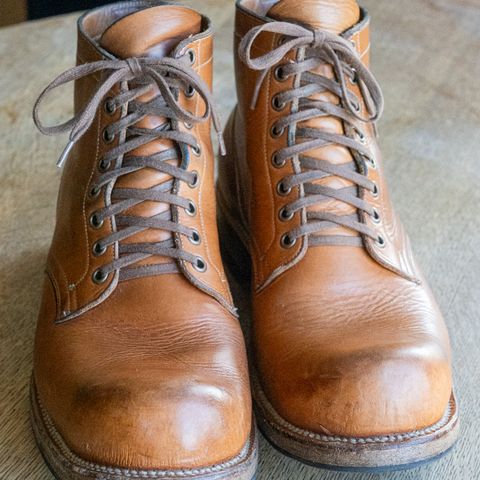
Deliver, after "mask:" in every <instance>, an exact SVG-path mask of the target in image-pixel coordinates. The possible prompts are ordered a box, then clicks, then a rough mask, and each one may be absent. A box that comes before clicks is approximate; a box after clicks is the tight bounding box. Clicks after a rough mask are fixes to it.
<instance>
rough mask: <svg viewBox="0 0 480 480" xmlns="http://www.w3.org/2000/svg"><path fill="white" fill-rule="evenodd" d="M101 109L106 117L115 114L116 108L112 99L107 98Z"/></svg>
mask: <svg viewBox="0 0 480 480" xmlns="http://www.w3.org/2000/svg"><path fill="white" fill-rule="evenodd" d="M103 109H104V110H105V112H106V113H107V114H108V115H113V114H114V113H115V112H116V110H117V107H116V106H115V102H114V101H113V98H112V97H108V98H107V99H106V100H105V103H104V104H103Z"/></svg>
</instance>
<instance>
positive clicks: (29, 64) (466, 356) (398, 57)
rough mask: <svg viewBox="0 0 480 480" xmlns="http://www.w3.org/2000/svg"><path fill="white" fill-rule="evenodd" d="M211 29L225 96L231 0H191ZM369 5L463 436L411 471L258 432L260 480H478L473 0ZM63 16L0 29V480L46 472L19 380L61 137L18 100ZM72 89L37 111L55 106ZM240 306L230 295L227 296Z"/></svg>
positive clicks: (478, 187) (386, 144)
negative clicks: (326, 457)
mask: <svg viewBox="0 0 480 480" xmlns="http://www.w3.org/2000/svg"><path fill="white" fill-rule="evenodd" d="M191 3H192V4H194V5H195V4H196V5H197V6H199V7H200V8H202V9H203V10H204V11H205V12H206V13H207V14H209V15H210V16H211V17H212V18H213V20H214V24H215V25H216V27H217V30H218V41H217V56H216V65H215V67H216V73H217V76H216V81H215V94H216V97H217V99H218V100H219V102H220V105H221V110H222V113H223V117H224V119H225V118H226V115H227V113H228V111H229V110H230V108H231V107H232V106H233V104H234V101H235V100H234V79H233V74H232V58H231V49H230V45H231V35H232V33H231V27H232V21H233V0H228V1H226V0H208V1H205V0H203V1H202V0H196V1H192V2H191ZM364 4H365V6H367V7H368V8H369V9H370V13H371V14H372V17H373V40H374V43H373V70H374V72H375V73H376V75H377V77H378V79H379V80H380V82H381V84H382V85H383V88H384V93H385V97H386V114H385V116H384V118H383V120H382V121H381V124H380V131H381V143H382V146H383V151H384V154H385V155H384V156H385V158H386V168H387V171H388V174H389V180H390V185H391V189H392V193H393V197H394V199H395V201H396V205H397V209H398V210H399V212H400V214H401V215H402V217H403V220H404V223H405V224H406V226H407V228H408V230H409V232H410V235H411V238H412V242H413V245H414V249H415V251H416V254H417V257H418V259H419V261H420V263H421V265H422V266H423V268H424V271H425V274H426V275H427V277H428V278H429V280H430V283H431V286H432V288H433V290H434V292H435V293H436V295H437V297H438V300H439V303H440V305H441V307H442V309H443V312H444V314H445V317H446V320H447V323H448V326H449V329H450V332H451V336H452V344H453V348H454V355H455V381H456V390H457V394H458V396H459V400H460V406H461V414H462V435H461V439H460V441H459V443H458V445H457V447H456V448H455V450H454V451H453V453H452V454H451V455H449V456H447V457H445V458H444V459H443V460H441V461H439V462H437V463H435V464H432V465H430V466H425V467H422V468H419V469H416V470H412V471H405V472H403V473H402V472H400V473H386V474H381V475H380V474H379V475H359V474H343V473H332V472H326V471H319V470H315V469H313V468H310V467H306V466H303V465H301V464H299V463H297V462H295V461H293V460H289V459H287V458H286V457H284V456H282V455H280V454H279V453H277V452H275V451H274V450H273V449H272V448H271V447H270V446H269V445H268V444H267V443H266V442H265V441H262V442H261V462H260V471H259V475H258V479H259V480H267V479H268V480H290V479H309V480H313V479H324V480H341V479H350V480H373V479H385V480H414V479H415V480H427V479H428V480H446V479H457V480H477V479H479V478H480V447H479V438H478V437H479V434H478V432H479V431H480V398H479V396H480V395H479V394H480V378H479V375H480V318H479V312H480V158H479V156H480V153H479V152H480V148H479V145H480V86H479V85H480V56H479V52H480V28H479V26H480V2H479V0H463V1H461V0H415V1H412V0H364ZM74 25H75V17H74V16H67V17H62V18H57V19H49V20H45V21H40V22H35V23H27V24H23V25H19V26H15V27H8V28H6V29H0V127H1V148H0V259H1V260H0V315H1V316H0V319H1V322H0V361H1V363H0V365H1V369H0V479H1V480H27V479H28V480H48V479H51V478H52V477H51V475H50V474H49V473H48V471H47V469H46V467H45V466H44V464H43V462H42V459H41V457H40V454H39V453H38V452H37V450H36V448H35V445H34V441H33V438H32V434H31V432H30V428H29V420H28V402H27V390H28V381H29V376H30V369H31V361H32V338H33V334H34V328H35V319H36V314H37V309H38V306H39V299H40V287H41V284H42V271H43V266H44V262H45V258H46V254H47V249H48V245H49V241H50V237H51V234H52V228H53V222H54V209H55V198H56V192H57V189H58V183H59V177H60V172H59V171H58V170H57V169H56V168H55V161H56V159H57V157H58V154H59V152H60V151H61V149H62V148H63V146H64V144H65V142H66V138H56V139H49V138H44V137H41V136H40V135H39V134H38V133H37V132H36V131H35V130H34V128H33V125H32V122H31V119H30V111H31V107H32V104H33V102H34V99H35V98H36V96H37V94H38V93H39V91H40V90H41V89H42V88H43V87H44V86H45V85H46V84H47V83H48V82H49V81H50V80H52V79H53V77H54V76H55V75H57V74H58V73H60V72H62V71H63V70H64V69H66V68H68V67H69V66H71V65H72V63H73V61H74V51H75V34H76V32H75V27H74ZM71 103H72V102H71V92H70V91H69V90H68V89H65V91H64V92H62V93H61V94H60V95H56V96H55V98H52V100H51V102H50V103H49V106H48V107H47V106H46V109H47V110H48V112H46V113H47V115H48V116H49V117H50V118H51V119H60V118H66V117H67V116H68V115H70V114H71V113H72V112H71ZM239 302H240V303H241V304H243V301H242V299H240V300H239Z"/></svg>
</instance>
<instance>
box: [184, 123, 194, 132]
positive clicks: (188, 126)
mask: <svg viewBox="0 0 480 480" xmlns="http://www.w3.org/2000/svg"><path fill="white" fill-rule="evenodd" d="M183 125H184V126H185V128H186V129H187V130H191V129H192V128H193V123H189V122H183Z"/></svg>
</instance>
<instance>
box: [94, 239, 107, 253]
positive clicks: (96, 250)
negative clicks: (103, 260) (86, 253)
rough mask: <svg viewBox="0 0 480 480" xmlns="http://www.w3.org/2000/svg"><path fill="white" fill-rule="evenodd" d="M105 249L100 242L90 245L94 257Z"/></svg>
mask: <svg viewBox="0 0 480 480" xmlns="http://www.w3.org/2000/svg"><path fill="white" fill-rule="evenodd" d="M106 251H107V247H106V246H105V245H102V244H101V243H100V242H95V243H94V244H93V247H92V252H93V254H94V255H95V256H96V257H100V256H101V255H103V254H104V253H105V252H106Z"/></svg>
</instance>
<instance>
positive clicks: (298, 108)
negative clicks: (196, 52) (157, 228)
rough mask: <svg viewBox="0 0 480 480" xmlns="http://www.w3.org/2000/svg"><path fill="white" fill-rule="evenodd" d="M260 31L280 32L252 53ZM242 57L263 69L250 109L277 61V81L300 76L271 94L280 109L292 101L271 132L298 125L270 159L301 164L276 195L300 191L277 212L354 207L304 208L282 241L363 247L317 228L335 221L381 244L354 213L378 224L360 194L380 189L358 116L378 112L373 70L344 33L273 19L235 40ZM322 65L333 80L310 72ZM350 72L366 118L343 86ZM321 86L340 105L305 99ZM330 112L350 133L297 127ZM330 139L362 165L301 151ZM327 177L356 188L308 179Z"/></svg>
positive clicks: (380, 101)
mask: <svg viewBox="0 0 480 480" xmlns="http://www.w3.org/2000/svg"><path fill="white" fill-rule="evenodd" d="M262 32H273V33H276V34H279V35H281V38H282V41H281V42H280V43H279V45H278V46H277V47H276V48H275V49H273V50H271V51H269V52H268V53H267V54H265V55H263V56H260V57H257V58H252V56H251V55H252V47H253V45H254V43H255V41H256V39H257V38H258V36H259V35H260V34H261V33H262ZM299 47H304V49H305V50H304V55H303V56H302V58H298V59H297V60H296V61H294V62H289V63H284V62H283V63H282V61H283V60H284V58H285V55H286V54H287V53H288V52H290V51H291V50H293V49H296V48H299ZM239 55H240V58H241V59H242V61H243V62H244V63H245V64H246V65H247V66H248V67H249V68H251V69H253V70H258V71H260V72H261V74H260V75H259V78H258V81H257V83H256V86H255V90H254V94H253V98H252V105H251V107H252V108H255V106H256V104H257V101H258V96H259V93H260V89H261V87H262V84H263V82H264V80H265V78H266V76H267V74H268V73H269V71H270V70H271V69H272V68H274V67H275V71H274V74H275V76H276V78H277V79H278V80H279V81H282V80H285V79H287V78H288V77H290V76H297V75H298V76H300V83H299V85H298V87H296V88H293V89H291V90H286V91H284V92H282V93H280V94H278V95H276V97H275V98H274V99H273V105H274V107H275V108H276V109H277V110H283V109H284V108H285V107H286V106H287V104H288V103H289V102H292V105H293V108H292V113H290V114H288V115H286V116H284V117H282V118H281V119H279V120H278V121H277V122H276V123H275V124H274V125H273V127H272V130H271V135H273V136H280V135H282V134H283V133H284V131H285V129H288V128H292V127H294V128H295V130H294V131H295V135H294V137H293V141H289V146H287V147H286V148H283V149H281V150H279V151H278V152H276V153H275V155H274V156H273V163H274V165H275V166H277V167H278V168H281V167H283V165H284V164H285V162H287V161H288V160H291V159H296V158H298V163H297V162H295V163H294V165H298V167H296V170H297V173H295V174H294V175H291V176H289V177H286V178H284V179H283V180H282V181H281V182H280V183H279V184H278V188H277V191H278V192H279V194H281V195H288V194H289V193H290V191H291V190H292V188H294V187H296V186H300V188H301V192H303V194H302V195H301V197H300V198H299V199H298V200H296V201H295V202H292V203H290V204H287V205H285V207H284V208H282V210H281V211H280V212H279V215H280V218H281V219H282V220H285V221H288V220H289V219H291V218H292V217H293V215H294V214H295V212H297V211H299V210H302V209H306V208H307V207H311V206H313V205H319V204H321V202H325V201H328V200H330V199H335V200H337V201H340V202H344V203H346V204H348V205H351V206H353V207H355V208H356V210H357V213H355V214H353V215H337V214H334V213H331V212H328V211H321V210H317V211H307V213H306V222H305V223H304V224H303V225H301V226H300V227H298V228H296V229H294V230H292V231H290V232H289V233H288V234H286V235H284V237H283V238H282V245H283V246H284V247H285V248H289V247H292V246H293V245H295V243H296V241H297V239H298V238H300V237H302V236H308V238H309V245H319V244H321V245H332V244H334V245H362V239H361V237H358V236H355V237H351V236H347V235H344V236H341V235H326V234H323V235H322V234H321V232H322V230H326V229H328V228H332V227H335V226H339V225H340V226H343V227H346V228H348V229H350V230H353V231H356V232H358V233H360V234H362V235H366V236H368V237H370V238H372V239H374V240H375V241H377V242H378V243H379V244H380V245H383V244H384V242H385V241H384V239H383V238H382V237H381V236H379V235H378V233H376V232H375V231H374V230H373V229H372V228H370V227H369V226H368V225H366V224H365V223H363V222H361V221H360V219H359V215H358V212H359V211H363V212H366V213H367V214H368V215H370V216H371V217H372V218H373V219H374V221H375V222H379V221H380V216H379V214H378V212H377V210H376V209H375V208H373V207H372V206H371V205H370V204H369V203H368V202H367V201H365V200H364V199H363V198H362V195H361V189H366V190H369V191H370V192H372V193H373V194H374V195H377V194H378V187H377V185H375V183H374V182H372V181H371V180H369V179H368V178H367V172H368V168H375V163H374V159H373V158H372V154H371V152H370V151H369V150H368V149H367V148H366V146H365V145H364V140H365V134H364V133H363V132H362V131H360V129H359V128H358V127H357V126H356V124H357V123H358V121H360V122H363V123H370V122H375V121H376V120H377V119H378V118H379V117H380V116H381V114H382V111H383V96H382V92H381V90H380V86H379V85H378V83H377V81H376V80H375V78H374V77H373V75H372V73H371V72H370V71H369V70H368V69H367V68H366V67H365V66H364V65H363V63H362V61H361V59H360V57H359V55H358V54H357V52H356V51H355V50H354V47H353V46H352V44H351V43H350V42H349V41H348V40H346V39H344V38H343V37H341V36H338V35H334V34H331V33H329V32H324V31H313V30H309V29H307V28H304V27H302V26H300V25H296V24H292V23H288V22H271V23H267V24H265V25H262V26H259V27H255V28H253V29H252V30H250V31H249V32H248V33H247V35H246V36H245V37H244V38H243V40H242V42H241V44H240V47H239ZM322 64H328V65H331V66H332V69H333V72H334V78H333V79H331V78H327V77H325V76H321V75H319V74H316V73H313V70H314V69H316V68H317V67H318V66H320V65H322ZM347 78H348V79H349V81H351V82H357V83H358V86H359V88H360V91H361V94H362V97H363V99H364V101H365V104H366V106H367V110H368V113H369V115H368V116H367V117H364V116H362V115H361V114H360V112H361V108H360V102H359V99H358V98H357V97H356V95H355V94H353V93H352V92H351V91H350V90H349V89H348V87H347ZM322 92H331V93H334V94H335V95H336V96H337V97H339V98H340V104H339V105H335V104H333V103H329V102H325V101H320V100H313V99H311V98H309V97H311V96H312V95H315V94H318V93H322ZM327 116H332V117H336V118H338V119H340V120H342V121H343V122H344V123H345V124H346V125H348V126H350V127H351V130H352V131H353V132H354V133H355V137H354V138H352V137H349V136H347V135H339V134H335V133H331V132H328V131H324V130H321V129H316V128H307V127H298V126H297V124H298V123H300V122H305V121H307V120H311V119H314V118H319V117H327ZM292 130H293V129H292ZM328 145H340V146H343V147H346V148H348V149H350V151H352V153H353V152H356V153H357V154H358V158H359V159H360V162H359V163H360V165H359V164H357V162H355V161H353V162H351V163H349V164H343V165H334V164H332V163H330V162H328V161H325V160H319V159H316V158H312V157H309V156H308V155H304V154H305V153H306V152H308V151H310V150H313V149H317V148H321V147H325V146H328ZM329 176H336V177H340V178H343V179H346V180H348V181H350V182H352V183H354V186H352V187H345V188H341V189H334V188H330V187H327V186H323V185H318V184H315V183H313V182H316V181H318V180H321V179H323V178H326V177H329Z"/></svg>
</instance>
